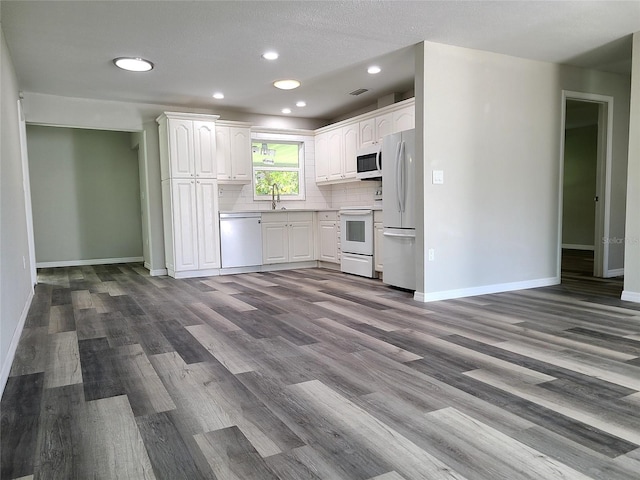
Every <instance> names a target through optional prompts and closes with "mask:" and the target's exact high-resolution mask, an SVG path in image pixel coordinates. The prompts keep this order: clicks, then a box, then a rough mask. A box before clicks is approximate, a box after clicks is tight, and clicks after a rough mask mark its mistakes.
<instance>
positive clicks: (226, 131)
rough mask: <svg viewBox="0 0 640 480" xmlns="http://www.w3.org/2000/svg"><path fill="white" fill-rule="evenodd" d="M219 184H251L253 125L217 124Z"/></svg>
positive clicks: (220, 122) (222, 122) (239, 123)
mask: <svg viewBox="0 0 640 480" xmlns="http://www.w3.org/2000/svg"><path fill="white" fill-rule="evenodd" d="M216 141H217V154H216V157H217V160H216V162H217V178H218V183H220V184H222V183H250V182H251V125H250V124H248V123H241V122H225V121H219V122H217V123H216Z"/></svg>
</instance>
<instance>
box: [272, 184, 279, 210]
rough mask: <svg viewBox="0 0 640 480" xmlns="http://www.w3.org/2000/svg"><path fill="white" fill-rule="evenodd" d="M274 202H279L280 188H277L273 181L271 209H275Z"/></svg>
mask: <svg viewBox="0 0 640 480" xmlns="http://www.w3.org/2000/svg"><path fill="white" fill-rule="evenodd" d="M276 195H277V197H276ZM276 202H277V203H280V189H279V188H278V184H277V183H274V184H273V185H271V210H275V209H276Z"/></svg>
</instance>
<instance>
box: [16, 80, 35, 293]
mask: <svg viewBox="0 0 640 480" xmlns="http://www.w3.org/2000/svg"><path fill="white" fill-rule="evenodd" d="M18 134H19V136H20V154H21V156H22V182H23V185H22V188H23V191H24V205H25V214H26V215H25V217H26V218H25V221H26V223H27V244H28V245H27V246H28V248H29V274H30V276H31V285H36V284H37V283H38V272H37V269H36V247H35V235H34V233H33V210H32V207H31V179H30V178H29V154H28V153H27V123H26V121H25V117H24V107H23V105H22V92H20V97H19V98H18Z"/></svg>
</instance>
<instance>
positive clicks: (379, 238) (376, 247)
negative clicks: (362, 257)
mask: <svg viewBox="0 0 640 480" xmlns="http://www.w3.org/2000/svg"><path fill="white" fill-rule="evenodd" d="M383 232H384V228H383V227H382V222H374V224H373V266H374V270H375V271H376V272H382V244H383V238H384V237H383Z"/></svg>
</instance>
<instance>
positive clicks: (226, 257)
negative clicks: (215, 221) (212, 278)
mask: <svg viewBox="0 0 640 480" xmlns="http://www.w3.org/2000/svg"><path fill="white" fill-rule="evenodd" d="M261 222H262V215H261V214H260V213H256V212H236V213H221V214H220V250H221V253H222V268H230V267H250V266H253V265H262V224H261Z"/></svg>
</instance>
